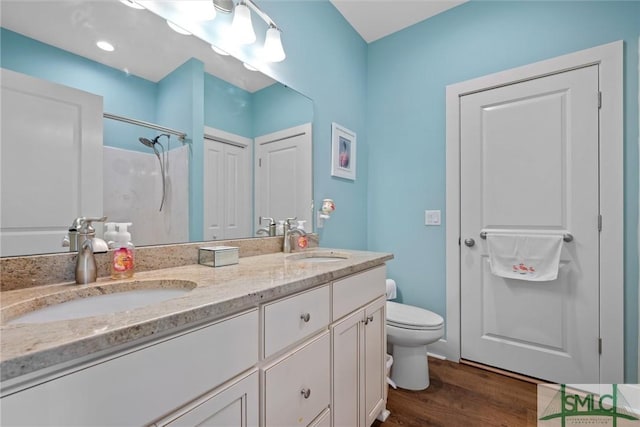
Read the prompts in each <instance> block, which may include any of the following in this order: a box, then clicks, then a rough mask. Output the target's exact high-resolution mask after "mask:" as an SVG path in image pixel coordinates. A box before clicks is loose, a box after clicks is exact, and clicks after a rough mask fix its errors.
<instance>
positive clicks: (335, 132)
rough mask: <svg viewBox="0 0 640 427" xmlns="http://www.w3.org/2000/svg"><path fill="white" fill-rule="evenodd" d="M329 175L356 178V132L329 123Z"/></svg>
mask: <svg viewBox="0 0 640 427" xmlns="http://www.w3.org/2000/svg"><path fill="white" fill-rule="evenodd" d="M331 175H332V176H337V177H339V178H346V179H350V180H352V181H355V180H356V133H355V132H353V131H350V130H349V129H347V128H346V127H344V126H341V125H339V124H337V123H331Z"/></svg>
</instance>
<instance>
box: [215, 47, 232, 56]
mask: <svg viewBox="0 0 640 427" xmlns="http://www.w3.org/2000/svg"><path fill="white" fill-rule="evenodd" d="M211 49H213V51H214V52H215V53H217V54H218V55H223V56H228V55H229V54H228V53H227V52H225V51H224V50H222V49H220V48H219V47H218V46H214V45H211Z"/></svg>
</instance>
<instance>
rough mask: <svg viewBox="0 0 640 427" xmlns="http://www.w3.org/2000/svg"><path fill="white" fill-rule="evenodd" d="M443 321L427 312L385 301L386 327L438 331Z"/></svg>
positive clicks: (438, 316) (436, 315)
mask: <svg viewBox="0 0 640 427" xmlns="http://www.w3.org/2000/svg"><path fill="white" fill-rule="evenodd" d="M443 324H444V319H443V318H442V317H441V316H440V315H438V314H436V313H433V312H431V311H429V310H425V309H423V308H420V307H414V306H412V305H407V304H400V303H397V302H393V301H387V325H391V326H397V327H399V328H405V329H422V330H424V329H438V328H440V327H442V325H443Z"/></svg>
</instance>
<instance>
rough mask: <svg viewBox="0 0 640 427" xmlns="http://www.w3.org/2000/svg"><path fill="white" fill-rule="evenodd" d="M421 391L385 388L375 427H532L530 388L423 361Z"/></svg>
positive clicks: (455, 365) (495, 376)
mask: <svg viewBox="0 0 640 427" xmlns="http://www.w3.org/2000/svg"><path fill="white" fill-rule="evenodd" d="M429 369H430V377H431V385H430V386H429V388H428V389H426V390H424V391H409V390H401V389H397V390H394V389H392V388H389V399H388V402H387V409H389V410H390V411H391V416H390V417H389V419H388V420H387V421H386V422H384V423H380V422H379V421H376V422H374V424H373V425H374V426H375V427H394V426H404V427H407V426H421V427H422V426H442V427H457V426H464V427H485V426H486V427H492V426H508V427H528V426H536V424H537V422H536V396H537V394H536V385H535V384H533V383H530V382H526V381H522V380H519V379H515V378H510V377H507V376H505V375H501V374H498V373H494V372H489V371H486V370H484V369H480V368H477V367H473V366H469V365H463V364H458V363H453V362H448V361H443V360H438V359H433V358H429Z"/></svg>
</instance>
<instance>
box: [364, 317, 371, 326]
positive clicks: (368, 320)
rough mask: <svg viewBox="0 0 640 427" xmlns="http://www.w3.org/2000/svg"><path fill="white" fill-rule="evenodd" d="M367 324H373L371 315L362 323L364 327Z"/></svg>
mask: <svg viewBox="0 0 640 427" xmlns="http://www.w3.org/2000/svg"><path fill="white" fill-rule="evenodd" d="M369 322H373V315H371V316H368V317H367V318H366V320H365V321H364V324H365V325H368V324H369Z"/></svg>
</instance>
